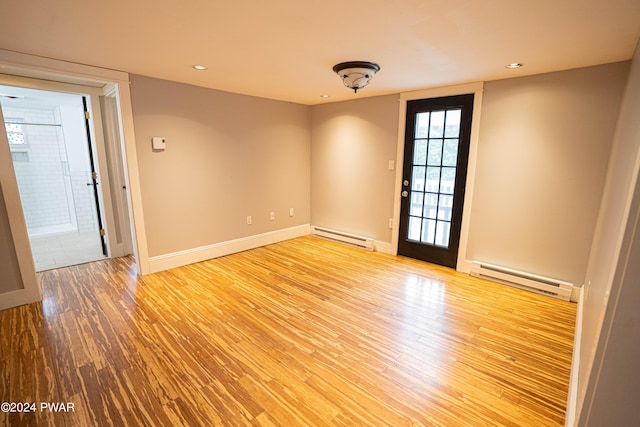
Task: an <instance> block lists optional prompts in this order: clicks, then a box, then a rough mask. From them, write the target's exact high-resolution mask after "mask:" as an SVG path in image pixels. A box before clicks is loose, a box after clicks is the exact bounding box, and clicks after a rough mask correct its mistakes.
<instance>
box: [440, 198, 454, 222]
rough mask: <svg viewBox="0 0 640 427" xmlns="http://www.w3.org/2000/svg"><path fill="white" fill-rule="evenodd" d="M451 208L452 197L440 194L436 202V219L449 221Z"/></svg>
mask: <svg viewBox="0 0 640 427" xmlns="http://www.w3.org/2000/svg"><path fill="white" fill-rule="evenodd" d="M452 207H453V196H450V195H446V194H441V195H440V199H439V200H438V219H444V220H446V221H451V208H452Z"/></svg>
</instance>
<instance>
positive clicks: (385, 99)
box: [311, 95, 399, 243]
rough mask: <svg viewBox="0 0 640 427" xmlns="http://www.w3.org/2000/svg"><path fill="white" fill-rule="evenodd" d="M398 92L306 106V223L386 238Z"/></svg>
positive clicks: (393, 177) (392, 186) (391, 192)
mask: <svg viewBox="0 0 640 427" xmlns="http://www.w3.org/2000/svg"><path fill="white" fill-rule="evenodd" d="M398 99H399V98H398V96H397V95H391V96H381V97H372V98H364V99H359V100H354V101H347V102H337V103H330V104H324V105H316V106H313V107H312V108H311V141H312V143H311V223H312V225H317V226H322V227H328V228H333V229H337V230H340V231H346V232H350V233H354V234H358V235H362V236H365V237H371V238H374V239H376V240H378V241H381V242H386V243H390V242H391V229H390V228H389V218H392V217H393V199H394V191H393V188H394V185H395V171H390V170H389V168H388V166H389V160H394V161H395V158H396V145H397V138H398V109H399V101H398Z"/></svg>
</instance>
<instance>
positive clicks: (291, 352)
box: [0, 236, 576, 426]
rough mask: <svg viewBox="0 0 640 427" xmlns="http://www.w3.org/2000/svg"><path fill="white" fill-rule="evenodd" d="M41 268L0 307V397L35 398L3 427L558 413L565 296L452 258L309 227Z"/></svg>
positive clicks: (567, 334) (560, 418)
mask: <svg viewBox="0 0 640 427" xmlns="http://www.w3.org/2000/svg"><path fill="white" fill-rule="evenodd" d="M40 277H41V283H42V288H43V292H44V300H43V301H42V303H38V304H32V305H29V306H23V307H18V308H14V309H11V310H6V311H3V312H0V344H1V346H0V379H1V381H0V402H23V403H24V402H35V403H36V404H37V410H36V412H31V413H0V425H38V426H41V425H55V426H110V425H113V426H180V425H185V426H213V425H228V426H236V425H237V426H251V425H253V426H258V425H260V426H324V425H326V426H422V425H424V426H431V425H434V426H483V425H491V426H494V425H496V426H499V425H505V426H552V425H554V426H555V425H562V424H563V422H564V412H565V402H566V400H567V390H568V383H569V369H570V363H571V353H572V345H573V334H574V319H575V312H576V306H575V304H572V303H567V302H563V301H559V300H556V299H553V298H550V297H545V296H541V295H537V294H533V293H529V292H526V291H521V290H519V289H514V288H510V287H508V286H504V285H499V284H494V283H491V282H487V281H484V280H478V279H474V278H471V277H470V276H468V275H465V274H459V273H456V272H454V271H452V270H450V269H446V268H440V267H436V266H431V265H429V264H425V263H420V262H417V261H414V260H410V259H406V258H401V257H393V256H389V255H385V254H380V253H371V252H366V251H362V250H359V249H355V248H350V247H348V246H344V245H341V244H337V243H333V242H329V241H325V240H321V239H317V238H314V237H310V236H309V237H303V238H299V239H294V240H290V241H287V242H283V243H279V244H275V245H271V246H267V247H263V248H259V249H255V250H252V251H248V252H243V253H239V254H235V255H231V256H227V257H223V258H218V259H215V260H211V261H207V262H202V263H199V264H194V265H190V266H186V267H181V268H177V269H173V270H169V271H165V272H162V273H157V274H152V275H148V276H144V277H136V275H135V271H134V265H133V263H132V261H131V260H130V259H128V258H121V259H115V260H106V261H100V262H96V263H92V264H85V265H81V266H75V267H68V268H63V269H58V270H51V271H47V272H43V273H41V276H40ZM41 402H45V403H48V402H65V403H66V402H70V403H72V404H73V408H72V409H73V411H70V412H51V411H48V410H46V409H45V410H41V408H40V403H41Z"/></svg>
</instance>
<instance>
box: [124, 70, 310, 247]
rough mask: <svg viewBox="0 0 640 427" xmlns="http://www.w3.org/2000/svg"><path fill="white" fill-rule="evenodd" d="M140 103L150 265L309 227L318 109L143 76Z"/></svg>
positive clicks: (135, 80)
mask: <svg viewBox="0 0 640 427" xmlns="http://www.w3.org/2000/svg"><path fill="white" fill-rule="evenodd" d="M131 97H132V105H133V119H134V126H135V135H136V145H137V156H138V164H139V174H140V187H141V192H142V204H143V212H144V221H145V227H146V235H147V240H148V247H149V256H157V255H163V254H169V253H174V252H178V251H182V250H188V249H193V248H198V247H202V246H206V245H211V244H215V243H219V242H226V241H229V240H233V239H238V238H242V237H248V236H253V235H257V234H261V233H266V232H270V231H275V230H279V229H285V228H288V227H293V226H297V225H303V224H308V223H309V217H310V212H309V210H310V208H309V204H310V201H309V185H310V184H309V179H310V178H309V156H310V153H309V150H310V148H309V144H310V132H309V107H307V106H303V105H298V104H291V103H287V102H280V101H272V100H267V99H262V98H256V97H250V96H244V95H237V94H232V93H228V92H221V91H216V90H212V89H204V88H200V87H196V86H190V85H186V84H181V83H175V82H169V81H165V80H158V79H153V78H148V77H142V76H135V75H132V76H131ZM153 136H162V137H165V138H166V141H167V148H166V151H163V152H153V151H152V149H151V137H153ZM289 208H294V212H295V215H294V216H293V217H289ZM271 211H273V212H275V213H276V219H275V220H274V221H271V220H270V219H269V213H270V212H271ZM248 215H251V216H252V217H253V224H252V225H247V221H246V219H247V216H248Z"/></svg>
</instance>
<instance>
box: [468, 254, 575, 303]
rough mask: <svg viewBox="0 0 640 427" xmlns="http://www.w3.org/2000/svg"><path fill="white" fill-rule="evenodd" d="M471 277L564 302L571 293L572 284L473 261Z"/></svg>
mask: <svg viewBox="0 0 640 427" xmlns="http://www.w3.org/2000/svg"><path fill="white" fill-rule="evenodd" d="M471 275H472V276H474V277H481V278H483V279H488V280H493V281H495V282H499V283H504V284H507V285H510V286H515V287H517V288H520V289H524V290H527V291H531V292H536V293H538V294H542V295H549V296H552V297H554V298H558V299H561V300H564V301H570V300H571V291H572V290H573V284H572V283H569V282H563V281H562V280H556V279H551V278H549V277H544V276H538V275H537V274H531V273H525V272H522V271H517V270H512V269H510V268H505V267H500V266H497V265H493V264H487V263H485V262H479V261H473V266H472V267H471Z"/></svg>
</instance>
